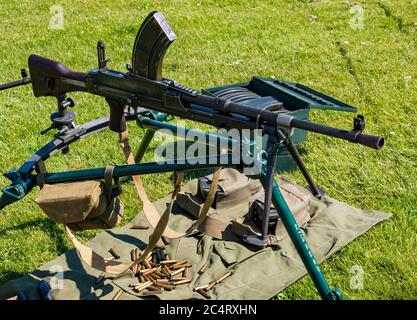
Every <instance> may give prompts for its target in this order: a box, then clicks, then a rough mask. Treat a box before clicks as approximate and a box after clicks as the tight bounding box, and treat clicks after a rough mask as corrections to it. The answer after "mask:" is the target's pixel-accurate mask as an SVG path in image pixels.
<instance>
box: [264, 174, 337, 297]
mask: <svg viewBox="0 0 417 320" xmlns="http://www.w3.org/2000/svg"><path fill="white" fill-rule="evenodd" d="M260 179H261V182H262V183H263V184H266V183H268V182H269V179H268V177H266V176H265V175H262V176H261V178H260ZM272 203H273V204H274V206H275V208H276V209H277V210H278V212H279V215H280V218H281V221H282V223H283V224H284V227H285V229H286V230H287V232H288V235H289V236H290V238H291V240H292V243H293V244H294V246H295V248H296V250H297V252H298V254H299V256H300V258H301V260H302V262H303V264H304V266H305V267H306V269H307V271H308V273H309V274H310V277H311V279H312V280H313V282H314V285H315V286H316V288H317V290H318V292H319V293H320V296H321V297H322V299H325V300H342V299H343V295H342V293H341V292H340V290H339V289H338V288H333V289H330V287H329V285H328V284H327V281H326V279H325V278H324V275H323V273H322V272H321V270H320V267H319V265H318V264H317V262H316V259H315V258H314V256H313V254H312V252H311V250H310V247H309V246H308V244H307V242H306V240H305V239H304V237H303V235H302V233H301V230H300V228H299V227H298V226H297V222H296V221H295V219H294V216H293V215H292V213H291V211H290V209H289V208H288V205H287V203H286V201H285V198H284V196H283V195H282V193H281V191H280V190H279V187H278V184H277V183H276V181H275V180H274V181H273V187H272Z"/></svg>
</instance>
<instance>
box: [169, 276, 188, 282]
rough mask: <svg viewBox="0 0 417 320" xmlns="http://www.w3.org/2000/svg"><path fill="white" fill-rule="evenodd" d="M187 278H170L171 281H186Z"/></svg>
mask: <svg viewBox="0 0 417 320" xmlns="http://www.w3.org/2000/svg"><path fill="white" fill-rule="evenodd" d="M188 279H189V278H186V277H178V278H172V279H171V280H172V281H181V280H188Z"/></svg>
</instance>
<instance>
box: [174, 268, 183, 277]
mask: <svg viewBox="0 0 417 320" xmlns="http://www.w3.org/2000/svg"><path fill="white" fill-rule="evenodd" d="M184 270H185V268H181V269H178V270H175V271H174V272H171V277H173V276H175V275H176V274H180V273H181V272H183V271H184Z"/></svg>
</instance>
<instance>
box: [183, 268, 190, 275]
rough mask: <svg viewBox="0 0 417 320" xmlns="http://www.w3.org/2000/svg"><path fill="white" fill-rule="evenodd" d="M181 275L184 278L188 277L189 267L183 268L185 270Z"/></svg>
mask: <svg viewBox="0 0 417 320" xmlns="http://www.w3.org/2000/svg"><path fill="white" fill-rule="evenodd" d="M183 276H184V277H185V278H190V268H188V267H187V268H185V270H184V273H183Z"/></svg>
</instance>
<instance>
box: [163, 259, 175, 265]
mask: <svg viewBox="0 0 417 320" xmlns="http://www.w3.org/2000/svg"><path fill="white" fill-rule="evenodd" d="M177 262H178V260H164V261H161V265H166V264H175V263H177Z"/></svg>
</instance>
